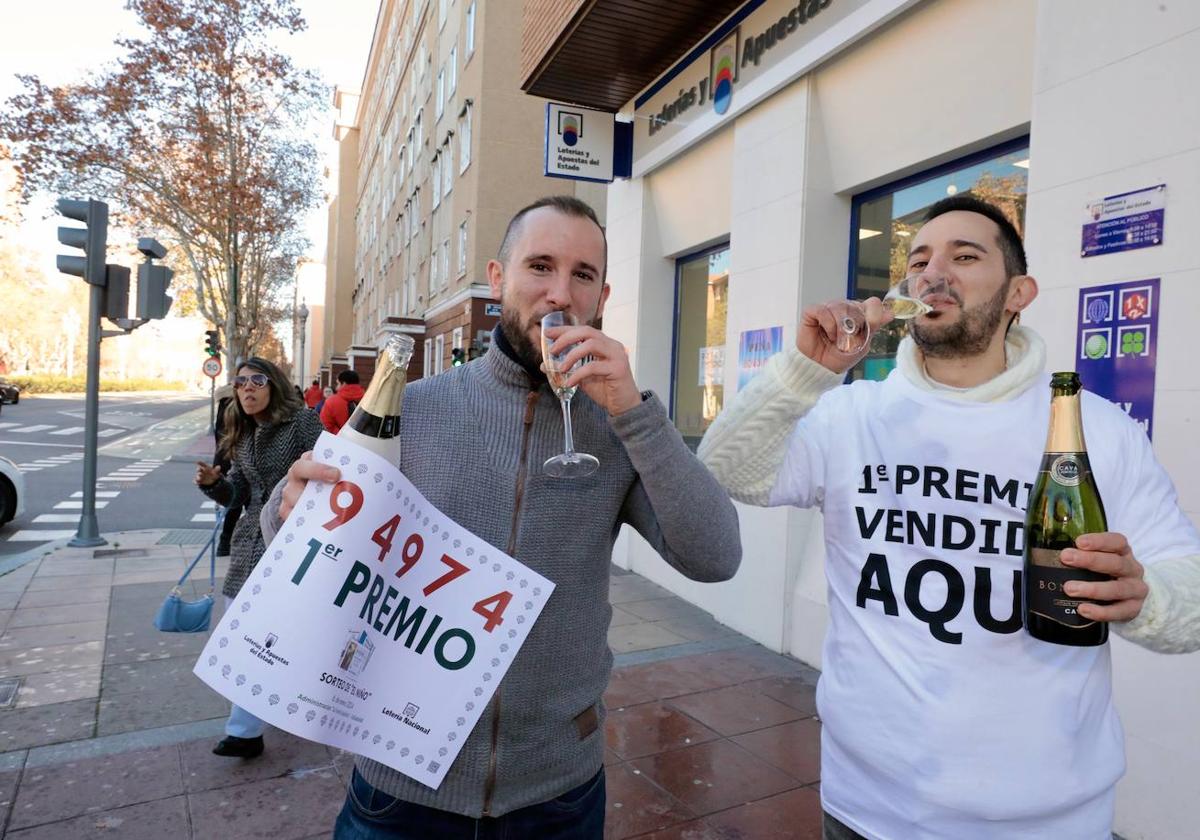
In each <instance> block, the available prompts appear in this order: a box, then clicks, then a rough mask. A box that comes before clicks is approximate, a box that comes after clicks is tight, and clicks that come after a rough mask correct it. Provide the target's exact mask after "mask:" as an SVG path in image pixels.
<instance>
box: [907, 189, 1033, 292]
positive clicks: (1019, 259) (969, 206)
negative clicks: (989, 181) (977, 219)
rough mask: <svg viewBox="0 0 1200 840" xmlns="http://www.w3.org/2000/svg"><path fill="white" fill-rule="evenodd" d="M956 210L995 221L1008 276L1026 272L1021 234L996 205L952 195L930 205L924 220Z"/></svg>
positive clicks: (975, 198)
mask: <svg viewBox="0 0 1200 840" xmlns="http://www.w3.org/2000/svg"><path fill="white" fill-rule="evenodd" d="M956 210H962V211H965V212H967V213H978V214H979V215H980V216H986V217H987V218H989V219H991V220H992V221H993V222H995V223H996V227H998V228H1000V235H999V236H997V237H996V241H997V242H998V243H999V244H1000V253H1001V254H1003V255H1004V270H1005V271H1006V272H1007V273H1008V276H1009V277H1016V276H1017V275H1019V274H1026V273H1028V266H1027V264H1026V262H1025V245H1024V243H1022V242H1021V234H1019V233H1017V228H1016V226H1015V225H1014V224H1013V223H1012V222H1011V221H1009V218H1008V216H1006V215H1004V211H1003V210H1001V209H1000V208H999V207H997V206H996V205H994V204H991V203H989V202H987V201H984V200H983V199H982V198H978V197H976V196H973V195H970V194H964V195H952V196H950V197H949V198H943V199H942V200H941V201H938V202H936V203H935V204H934V205H933V206H932V207H930V208H929V210H928V211H927V212H926V213H925V221H926V222H931V221H933V220H934V219H936V218H937V217H938V216H942V215H945V214H946V213H953V212H955V211H956Z"/></svg>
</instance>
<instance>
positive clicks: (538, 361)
mask: <svg viewBox="0 0 1200 840" xmlns="http://www.w3.org/2000/svg"><path fill="white" fill-rule="evenodd" d="M553 311H555V310H553V309H547V310H545V311H543V312H538V313H535V314H534V315H532V316H530V318H529V319H528V320H527V321H524V322H522V319H521V314H520V313H519V312H518V311H517V308H516V307H515V306H510V305H508V304H506V303H505V304H503V305H502V306H501V309H500V329H501V330H502V331H503V332H504V337H505V338H506V339H508V343H509V346H510V347H512V349H513V352H514V353H516V354H517V358H518V359H520V360H521V363H522V364H523V365H525V367H527V368H529V369H531V370H538V369H539V368H540V367H541V365H542V347H541V343H540V342H539V343H537V344H534V342H532V341H530V340H529V333H530V330H532V329H533V328H534V327H539V328H540V327H541V324H542V318H543V317H545V316H546V314H547V313H549V312H553ZM580 323H583V324H585V325H586V326H589V327H596V328H597V329H599V327H600V319H599V318H592V319H590V320H588V321H582V320H581V321H580Z"/></svg>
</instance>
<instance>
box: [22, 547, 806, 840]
mask: <svg viewBox="0 0 1200 840" xmlns="http://www.w3.org/2000/svg"><path fill="white" fill-rule="evenodd" d="M105 536H106V539H107V540H108V545H106V546H103V547H101V548H99V549H72V548H65V547H60V548H57V549H55V550H53V551H50V552H49V553H45V554H43V555H42V556H37V557H34V558H32V559H29V562H26V563H24V565H20V566H17V567H16V568H12V564H10V565H9V567H8V568H9V570H8V571H6V572H4V571H0V685H2V684H3V683H4V682H5V681H9V682H10V684H11V681H15V682H16V691H15V694H14V696H13V698H12V702H11V703H10V704H9V705H8V706H7V707H4V708H0V837H11V838H14V840H17V839H18V838H19V839H20V840H73V838H94V837H119V838H128V839H129V840H140V838H151V837H153V838H162V837H170V838H173V839H174V838H177V840H185V838H189V839H190V838H197V840H200V839H201V838H203V840H210V839H211V838H214V837H221V838H243V837H245V838H250V837H260V838H271V840H305V838H316V837H328V836H329V835H330V832H331V829H332V825H333V821H334V819H335V818H336V815H337V812H338V810H339V809H340V808H341V806H342V802H343V800H344V797H345V787H346V784H347V782H348V780H349V776H350V772H351V768H352V766H353V756H352V755H350V754H348V753H345V752H342V751H340V750H336V749H331V748H327V747H325V746H322V745H320V744H316V743H313V742H310V741H305V740H302V739H299V738H296V737H294V736H292V735H289V734H287V733H284V732H280V731H277V730H269V731H268V733H267V736H266V740H267V751H266V752H265V753H264V755H263V756H261V757H260V758H258V759H255V760H252V761H240V760H229V759H223V758H219V757H217V756H214V755H212V754H211V749H212V745H213V744H214V743H215V741H216V740H218V739H219V738H220V737H221V733H222V729H223V724H224V719H225V716H226V715H227V713H228V704H227V702H226V701H225V700H224V699H223V698H221V697H220V696H219V695H217V694H216V693H214V692H213V691H211V690H210V689H209V688H208V687H207V686H205V685H204V684H203V683H201V682H200V680H199V679H198V678H197V677H195V676H194V675H193V674H192V666H193V665H194V663H195V660H196V657H197V655H198V654H199V652H200V650H201V649H202V648H203V647H204V644H205V642H206V641H207V634H176V633H160V632H158V631H157V630H155V629H154V627H153V624H152V619H153V615H154V612H155V611H156V610H157V609H158V606H159V604H160V603H161V602H162V598H163V597H164V596H165V594H166V593H167V591H168V590H169V589H170V587H171V585H172V584H173V583H174V582H175V581H176V580H177V579H178V577H179V575H180V574H181V573H182V570H183V568H184V567H185V566H186V564H187V563H188V562H190V560H191V559H192V557H193V556H194V552H195V550H196V546H189V545H182V546H180V545H162V544H160V541H162V540H165V539H169V537H168V536H167V532H166V531H163V530H145V531H135V532H126V533H121V534H108V535H105ZM204 571H206V570H203V571H201V573H200V576H199V578H198V579H196V580H189V582H188V583H187V584H186V585H185V586H186V587H187V593H186V594H188V596H189V597H195V596H197V595H199V594H200V593H201V592H204V591H207V589H208V581H207V579H206V576H205V575H204ZM224 571H225V570H224V568H223V567H221V566H219V567H218V569H217V573H218V575H223V574H224ZM610 597H611V601H612V603H613V619H612V623H611V625H610V629H609V642H610V645H611V647H612V649H613V652H614V655H615V668H614V671H613V677H612V680H611V682H610V685H609V689H608V691H607V693H606V694H605V702H606V705H607V707H608V717H607V720H606V724H605V726H606V735H607V743H608V749H607V751H606V761H605V764H606V778H607V787H608V797H607V798H608V812H607V818H606V825H605V836H606V838H611V840H623V839H624V838H642V840H684V838H687V840H732V838H754V840H773V838H799V840H804V838H813V840H816V838H819V837H820V836H821V834H820V816H821V809H820V796H819V756H820V723H819V721H818V720H817V719H816V716H815V715H816V708H815V702H814V689H815V685H816V679H817V676H818V675H817V672H816V671H813V670H812V669H811V668H808V667H806V666H804V665H803V664H801V663H799V662H797V661H795V660H793V659H790V658H788V657H784V656H779V655H777V654H774V653H772V652H770V651H768V650H766V649H764V648H762V647H760V646H758V645H756V644H754V643H752V642H751V641H750V640H748V639H746V638H745V637H743V636H740V635H739V634H737V633H736V632H734V631H733V630H731V629H730V628H728V627H725V626H723V625H721V624H720V623H719V622H717V621H715V620H714V619H713V618H712V616H710V615H709V614H708V613H706V612H704V611H703V610H702V609H700V608H698V607H696V606H694V605H692V604H690V603H687V602H685V601H683V600H681V599H679V598H676V597H674V596H673V595H671V593H670V592H668V591H667V590H665V589H663V588H662V587H660V586H658V585H656V584H654V583H652V582H651V581H649V580H647V579H645V578H643V577H640V576H639V575H636V574H632V573H629V572H626V571H623V570H621V569H618V568H616V567H614V568H613V577H612V583H611V587H610ZM220 614H221V606H220V600H219V599H218V607H217V609H216V610H215V611H214V618H218V617H219V616H220Z"/></svg>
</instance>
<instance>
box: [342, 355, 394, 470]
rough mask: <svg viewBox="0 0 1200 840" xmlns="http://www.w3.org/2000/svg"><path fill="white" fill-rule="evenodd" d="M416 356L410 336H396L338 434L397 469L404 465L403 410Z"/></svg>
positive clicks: (381, 357) (381, 356)
mask: <svg viewBox="0 0 1200 840" xmlns="http://www.w3.org/2000/svg"><path fill="white" fill-rule="evenodd" d="M412 353H413V340H412V339H411V338H410V337H409V336H407V335H394V336H392V337H391V338H389V339H388V341H387V344H385V345H384V347H383V350H382V351H381V352H380V353H379V359H378V361H376V362H375V374H374V376H372V377H371V384H370V386H369V387H368V388H367V391H366V393H365V394H363V398H362V399H361V400H359V403H358V406H357V407H356V408H355V409H354V413H353V414H351V415H350V419H349V420H348V421H347V422H346V425H344V426H342V429H341V431H339V432H338V434H339V435H340V436H342V437H345V438H349V439H350V440H351V441H353V442H354V443H357V444H358V445H359V446H361V447H363V448H364V449H369V450H371V451H372V452H374V453H375V454H376V455H379V456H380V457H382V458H385V459H387V461H388V462H389V463H391V464H397V465H398V464H399V463H400V407H401V405H402V404H403V402H404V385H405V383H406V382H407V381H408V361H409V359H411V358H412Z"/></svg>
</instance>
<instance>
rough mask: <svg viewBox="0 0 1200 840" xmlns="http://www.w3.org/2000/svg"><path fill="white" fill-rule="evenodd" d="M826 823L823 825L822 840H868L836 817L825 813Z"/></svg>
mask: <svg viewBox="0 0 1200 840" xmlns="http://www.w3.org/2000/svg"><path fill="white" fill-rule="evenodd" d="M824 816H825V821H824V824H823V825H822V827H821V828H822V831H821V837H822V840H867V838H866V837H863V836H862V835H861V834H859V833H858V832H857V831H855V830H854V829H852V828H851V827H850V826H848V825H846V824H845V823H844V822H842V821H841V820H839V819H837V818H836V817H831V816H830V815H829V812H828V811H826V812H824Z"/></svg>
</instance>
